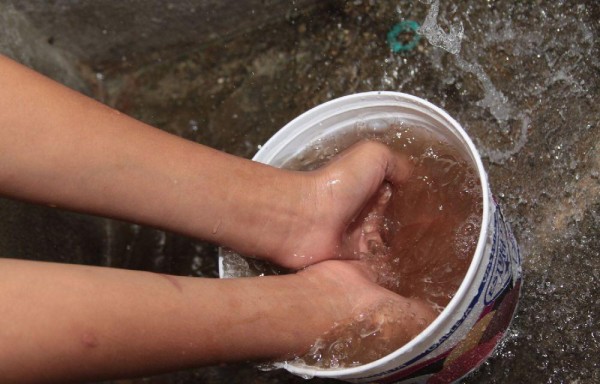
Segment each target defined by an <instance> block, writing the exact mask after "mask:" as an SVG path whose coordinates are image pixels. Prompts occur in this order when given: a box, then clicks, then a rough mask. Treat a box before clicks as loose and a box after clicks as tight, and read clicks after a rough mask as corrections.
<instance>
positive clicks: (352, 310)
mask: <svg viewBox="0 0 600 384" xmlns="http://www.w3.org/2000/svg"><path fill="white" fill-rule="evenodd" d="M298 276H302V277H303V278H305V279H307V280H308V281H309V282H311V283H313V284H316V285H319V286H320V287H321V288H322V292H324V294H323V297H322V298H321V299H323V298H325V299H328V301H329V303H328V306H327V307H326V308H325V309H321V308H315V310H320V311H322V313H323V314H324V315H325V316H327V315H328V311H333V312H334V313H333V315H331V316H332V318H333V319H338V320H336V322H335V326H333V327H332V328H331V329H329V330H328V331H327V332H326V333H324V334H323V335H321V336H320V337H319V339H318V340H315V342H314V343H313V345H312V346H311V348H310V350H309V351H307V352H306V353H305V354H304V355H303V356H301V358H302V360H303V361H304V362H305V363H306V364H309V365H313V366H318V367H322V368H337V367H340V366H351V365H356V364H367V363H370V362H371V361H374V360H376V359H379V358H381V357H383V356H385V355H387V354H389V353H391V352H393V351H394V350H396V349H398V348H400V347H401V346H403V345H404V344H406V343H407V342H409V341H410V340H412V339H413V338H414V337H415V336H416V335H418V334H419V333H420V332H421V331H422V330H423V329H424V328H425V327H427V326H428V325H429V324H430V323H431V322H432V321H433V320H434V319H435V317H436V316H437V314H436V313H435V312H434V311H433V309H432V308H431V307H430V306H428V305H426V304H425V303H424V302H422V301H421V300H419V299H409V298H406V297H403V296H400V295H397V294H394V293H393V292H391V291H389V290H386V289H384V288H382V287H381V286H379V285H377V284H376V280H377V276H376V273H374V270H373V269H371V268H370V266H369V265H368V264H367V263H365V262H363V261H340V260H329V261H324V262H322V263H319V264H316V265H312V266H310V267H308V268H306V269H304V270H302V271H300V272H298ZM322 301H323V300H318V301H315V302H318V303H321V302H322ZM340 319H341V320H340Z"/></svg>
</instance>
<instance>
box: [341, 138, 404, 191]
mask: <svg viewBox="0 0 600 384" xmlns="http://www.w3.org/2000/svg"><path fill="white" fill-rule="evenodd" d="M338 161H339V162H343V161H348V162H349V163H350V164H352V167H353V168H354V169H357V170H362V171H364V172H367V173H369V172H373V171H374V170H377V169H378V168H379V169H380V170H381V171H382V173H383V174H382V175H381V179H380V181H383V179H385V180H387V181H389V182H391V183H392V184H400V183H402V182H404V181H405V180H406V179H408V177H409V176H410V174H411V172H412V168H413V166H412V163H411V161H410V160H409V158H408V156H406V155H404V154H402V153H398V152H396V151H394V150H392V149H391V148H390V147H388V146H387V145H385V144H383V143H380V142H376V141H368V140H363V141H360V142H358V143H356V144H354V145H352V146H351V147H350V148H348V149H346V150H345V151H343V152H342V153H340V154H339V155H337V156H336V158H335V159H334V162H338ZM334 162H332V163H334Z"/></svg>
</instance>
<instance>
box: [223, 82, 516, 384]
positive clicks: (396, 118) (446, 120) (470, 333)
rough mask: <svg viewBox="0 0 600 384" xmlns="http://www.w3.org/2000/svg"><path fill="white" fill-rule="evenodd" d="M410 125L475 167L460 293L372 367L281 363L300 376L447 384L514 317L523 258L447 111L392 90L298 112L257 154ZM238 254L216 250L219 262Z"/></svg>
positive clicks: (264, 158)
mask: <svg viewBox="0 0 600 384" xmlns="http://www.w3.org/2000/svg"><path fill="white" fill-rule="evenodd" d="M402 122H404V123H408V124H410V125H411V126H423V127H426V128H428V129H430V130H433V131H437V132H440V133H442V134H444V135H445V136H446V137H448V138H449V140H450V141H451V142H452V143H453V144H454V145H456V146H457V147H459V148H461V149H462V150H463V151H464V153H465V154H466V155H467V157H468V158H470V159H471V160H472V164H473V166H474V167H476V168H477V171H478V174H479V178H480V181H481V188H482V195H483V217H482V226H481V232H480V234H479V240H478V244H477V248H476V251H475V255H473V259H472V262H471V265H470V267H469V269H468V271H467V273H466V276H465V278H464V280H463V282H462V284H461V285H460V288H459V289H458V291H457V292H456V294H455V296H454V297H453V298H452V300H451V301H450V303H449V304H448V306H447V307H446V308H445V309H444V310H443V311H442V313H441V314H440V315H439V316H438V317H437V318H436V319H435V320H434V321H433V322H432V323H431V324H430V325H429V326H428V327H427V328H426V329H425V330H424V331H423V332H421V333H420V334H419V335H418V336H417V337H416V338H414V339H413V340H412V341H410V342H409V343H408V344H406V345H404V346H403V347H402V348H400V349H398V350H396V351H395V352H393V353H391V354H389V355H387V356H385V357H383V358H381V359H379V360H376V361H374V362H372V363H369V364H365V365H361V366H357V367H352V368H345V369H315V368H312V367H307V366H300V365H294V364H291V363H286V364H283V367H284V368H285V369H287V370H288V371H290V372H292V373H294V374H297V375H301V376H304V377H313V376H314V377H327V378H335V379H340V380H345V381H349V382H356V383H368V382H377V383H400V382H402V383H450V382H453V381H456V380H458V379H459V378H461V377H463V376H464V375H466V374H467V373H469V372H470V371H472V370H473V369H475V368H477V367H478V366H479V365H480V364H481V363H483V362H484V361H485V359H486V358H487V357H488V356H489V355H490V354H491V353H492V351H493V349H494V347H495V346H496V345H497V344H498V343H499V342H500V340H501V338H502V337H503V336H504V334H505V332H506V330H507V328H508V327H509V325H510V322H511V320H512V317H513V315H514V312H515V309H516V305H517V302H518V298H519V292H520V287H521V259H520V254H519V249H518V246H517V244H516V242H515V239H514V237H513V234H512V231H511V229H510V227H509V226H508V225H507V224H506V223H505V222H504V218H503V216H502V213H501V211H500V208H499V207H498V204H497V203H496V201H495V200H494V198H493V196H492V194H491V191H490V189H489V186H488V182H487V175H486V173H485V170H484V168H483V164H482V162H481V159H480V157H479V154H478V153H477V150H476V149H475V146H474V145H473V143H472V141H471V139H470V138H469V137H468V135H467V134H466V132H465V131H464V129H463V128H462V127H461V126H460V125H459V124H458V123H457V122H456V121H455V120H454V119H453V118H451V117H450V116H449V115H448V114H447V113H446V112H444V111H443V110H441V109H440V108H438V107H436V106H435V105H433V104H431V103H429V102H427V101H425V100H423V99H420V98H418V97H415V96H412V95H407V94H403V93H397V92H367V93H359V94H354V95H350V96H345V97H342V98H339V99H335V100H332V101H329V102H327V103H324V104H322V105H319V106H317V107H315V108H313V109H311V110H309V111H308V112H305V113H304V114H302V115H300V116H299V117H297V118H296V119H294V120H293V121H291V122H290V123H289V124H287V125H286V126H285V127H283V128H282V129H281V130H280V131H279V132H277V133H276V134H275V135H274V136H273V137H272V138H271V139H270V140H269V141H268V142H267V143H266V144H265V145H264V146H263V147H262V148H261V149H260V151H258V153H257V154H256V156H255V157H254V160H255V161H259V162H262V163H266V164H271V165H273V166H281V165H283V164H284V163H285V162H286V161H287V160H289V159H290V158H293V157H295V156H296V155H298V154H299V153H300V152H302V150H303V149H304V148H306V147H308V146H309V145H312V144H313V143H315V142H318V141H320V140H322V139H324V138H327V137H331V136H332V135H343V133H344V132H345V131H348V130H354V131H355V130H356V129H357V126H360V127H362V129H364V128H366V131H368V130H377V129H380V128H381V129H383V128H385V127H387V126H389V125H390V124H398V123H402ZM230 257H236V256H233V255H230V254H227V253H226V252H223V251H222V252H220V257H219V272H220V275H221V277H236V276H242V275H244V276H248V274H247V273H243V272H239V271H238V272H235V274H234V275H231V274H229V275H228V273H227V271H226V270H225V269H226V268H224V265H225V264H227V263H228V260H227V259H228V258H230Z"/></svg>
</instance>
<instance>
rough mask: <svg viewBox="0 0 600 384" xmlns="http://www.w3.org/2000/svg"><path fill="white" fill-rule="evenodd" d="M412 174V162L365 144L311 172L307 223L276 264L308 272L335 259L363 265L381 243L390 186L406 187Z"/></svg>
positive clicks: (379, 146)
mask: <svg viewBox="0 0 600 384" xmlns="http://www.w3.org/2000/svg"><path fill="white" fill-rule="evenodd" d="M410 169H411V166H410V163H409V161H408V159H407V158H405V157H403V156H401V155H399V154H397V153H393V152H392V151H391V150H390V149H389V148H388V147H386V146H385V145H383V144H381V143H376V142H367V141H365V142H360V143H358V144H356V145H354V146H352V147H351V148H349V149H348V150H346V151H344V152H342V153H341V154H339V155H338V156H336V157H335V158H334V159H333V160H332V161H331V162H329V163H328V164H327V165H326V166H324V167H322V168H320V169H318V170H316V171H312V172H309V173H308V174H309V177H310V181H311V182H310V185H311V188H312V190H310V193H309V194H308V195H307V196H306V201H304V202H303V204H302V211H301V212H302V220H300V221H299V225H297V226H296V228H294V230H293V231H292V236H290V237H289V238H288V240H287V241H285V242H284V243H283V246H282V248H283V249H282V250H281V251H280V252H278V256H277V257H276V258H274V259H272V260H271V261H273V262H275V263H277V264H280V265H282V266H285V267H289V268H302V267H305V266H307V265H311V264H314V263H317V262H320V261H323V260H328V259H333V258H340V259H358V256H359V254H360V253H361V252H366V251H367V249H368V247H369V242H371V241H376V242H380V241H381V238H380V232H381V225H382V220H383V219H382V218H383V211H384V210H385V208H386V206H387V202H388V201H389V199H390V196H391V188H390V186H389V184H388V183H391V184H395V185H398V184H400V183H402V182H403V181H404V180H406V179H407V178H408V176H409V174H410Z"/></svg>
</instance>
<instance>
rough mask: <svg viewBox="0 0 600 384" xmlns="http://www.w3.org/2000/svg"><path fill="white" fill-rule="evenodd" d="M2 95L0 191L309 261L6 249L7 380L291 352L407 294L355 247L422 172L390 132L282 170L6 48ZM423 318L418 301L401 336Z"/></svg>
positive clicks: (1, 352) (1, 344)
mask: <svg viewBox="0 0 600 384" xmlns="http://www.w3.org/2000/svg"><path fill="white" fill-rule="evenodd" d="M0 111H1V113H0V195H3V196H6V197H11V198H18V199H23V200H27V201H31V202H35V203H39V204H46V205H52V206H56V207H59V208H63V209H69V210H75V211H80V212H86V213H90V214H97V215H103V216H108V217H114V218H119V219H123V220H129V221H132V222H136V223H140V224H144V225H149V226H154V227H158V228H162V229H165V230H169V231H174V232H179V233H182V234H186V235H189V236H194V237H197V238H202V239H206V240H209V241H213V242H216V243H219V244H222V245H225V246H228V247H231V248H233V249H235V250H237V251H239V252H241V253H243V254H246V255H252V256H254V257H257V258H262V259H265V260H269V261H272V262H274V263H277V264H280V265H282V266H285V267H288V268H292V269H302V270H301V271H300V272H298V273H296V274H290V275H285V276H274V277H266V278H253V279H231V280H216V279H201V278H187V277H177V276H166V275H158V274H152V273H148V272H139V271H124V270H116V269H111V268H100V267H90V266H77V265H61V264H53V263H41V262H31V261H22V260H12V259H0V313H2V314H3V315H2V316H0V382H3V383H10V382H20V383H22V382H36V383H39V382H69V381H85V380H100V379H108V378H122V377H133V376H139V375H147V374H152V373H157V372H164V371H169V370H175V369H181V368H189V367H194V366H199V365H207V364H216V363H223V362H232V361H241V360H265V359H275V358H286V357H291V356H293V355H296V354H300V353H303V352H305V351H306V350H308V348H309V347H310V345H311V344H312V343H313V342H314V341H315V340H316V338H318V337H319V336H320V335H323V334H324V333H325V332H327V331H328V330H329V329H331V327H332V326H333V325H334V324H336V323H343V322H344V321H348V320H349V319H351V318H353V317H354V316H356V315H357V314H359V313H362V312H365V311H368V310H369V309H370V308H373V307H374V306H376V305H377V304H378V303H381V302H387V301H389V300H392V301H395V302H398V303H399V304H405V303H407V302H409V300H408V299H406V298H403V297H401V296H398V295H395V294H393V293H391V292H389V291H387V290H385V289H383V288H381V287H379V286H378V285H376V284H375V283H374V281H376V278H377V276H374V274H373V273H372V270H371V269H370V268H369V267H368V266H365V265H364V263H361V262H358V261H352V260H345V259H355V258H356V257H357V256H356V255H357V254H358V253H359V252H360V251H361V250H364V249H366V247H367V243H368V242H369V241H381V238H380V237H379V235H378V234H379V230H378V226H379V225H380V224H381V223H380V220H379V219H378V218H379V217H381V216H382V215H381V212H382V211H383V210H384V209H385V207H386V204H387V200H388V199H389V194H388V190H389V187H386V185H387V183H392V184H394V185H399V184H401V183H402V181H403V180H404V179H405V178H406V177H407V176H408V174H409V172H410V167H409V165H408V162H407V161H406V159H403V158H401V157H399V156H396V155H394V154H392V153H391V152H390V151H389V150H388V149H387V148H386V147H385V146H383V145H380V144H376V143H370V142H364V143H360V144H358V145H356V146H354V147H352V148H350V149H349V150H347V151H345V152H344V153H343V154H341V155H340V156H338V157H337V158H336V159H334V160H333V161H332V162H330V163H329V164H328V165H327V166H325V167H323V168H321V169H319V170H316V171H312V172H292V171H285V170H279V169H276V168H273V167H270V166H267V165H263V164H258V163H255V162H252V161H249V160H246V159H241V158H237V157H235V156H231V155H228V154H225V153H222V152H219V151H216V150H214V149H211V148H208V147H205V146H203V145H200V144H198V143H193V142H190V141H186V140H184V139H181V138H179V137H176V136H173V135H170V134H168V133H165V132H163V131H160V130H158V129H155V128H153V127H150V126H148V125H146V124H144V123H142V122H139V121H137V120H135V119H132V118H130V117H128V116H125V115H123V114H121V113H119V112H118V111H115V110H113V109H110V108H109V107H107V106H104V105H102V104H100V103H98V102H96V101H94V100H92V99H89V98H87V97H85V96H83V95H81V94H78V93H76V92H74V91H72V90H70V89H68V88H66V87H63V86H62V85H60V84H57V83H55V82H53V81H52V80H50V79H47V78H45V77H43V76H41V75H39V74H37V73H35V72H33V71H31V70H29V69H27V68H25V67H23V66H21V65H19V64H18V63H15V62H13V61H11V60H10V59H7V58H4V57H0ZM332 181H334V182H332ZM2 256H4V257H10V256H11V255H2ZM416 308H417V309H416V311H418V312H419V313H418V315H419V316H418V317H419V318H424V317H428V316H430V314H429V313H428V312H427V310H425V309H422V308H421V307H419V306H416ZM421 312H422V313H421ZM421 328H422V327H421V326H420V325H418V324H416V323H415V321H414V320H413V319H410V318H408V317H407V318H406V319H405V322H404V327H403V329H402V330H399V331H398V335H399V336H398V337H404V338H410V337H411V336H412V335H414V334H416V333H418V331H419V330H420V329H421ZM255 335H261V337H260V338H257V337H255Z"/></svg>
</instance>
